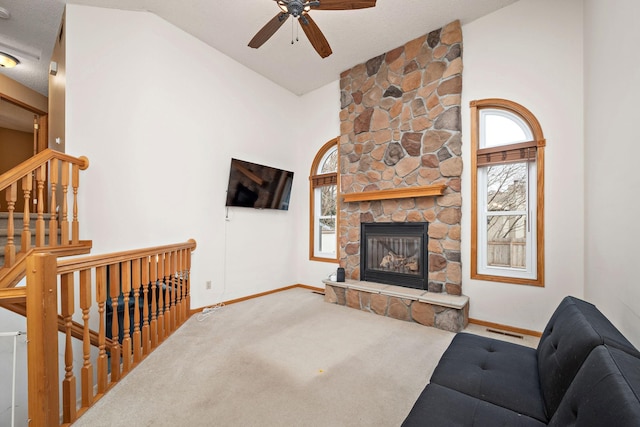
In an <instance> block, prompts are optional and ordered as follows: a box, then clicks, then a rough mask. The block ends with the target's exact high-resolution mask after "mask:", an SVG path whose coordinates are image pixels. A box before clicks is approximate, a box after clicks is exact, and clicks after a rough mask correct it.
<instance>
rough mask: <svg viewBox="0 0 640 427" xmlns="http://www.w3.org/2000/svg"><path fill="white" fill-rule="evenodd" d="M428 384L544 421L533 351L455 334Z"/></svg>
mask: <svg viewBox="0 0 640 427" xmlns="http://www.w3.org/2000/svg"><path fill="white" fill-rule="evenodd" d="M431 383H435V384H438V385H441V386H444V387H448V388H450V389H453V390H456V391H458V392H461V393H464V394H466V395H469V396H471V397H475V398H477V399H481V400H485V401H487V402H490V403H493V404H494V405H497V406H501V407H503V408H506V409H509V410H511V411H514V412H516V413H520V414H524V415H527V416H529V417H532V418H535V419H537V420H539V421H541V422H544V423H546V422H547V421H548V418H547V416H546V414H545V410H544V401H543V398H542V393H541V390H540V381H539V379H538V365H537V358H536V350H535V349H533V348H529V347H525V346H522V345H518V344H512V343H509V342H505V341H500V340H495V339H492V338H487V337H482V336H478V335H473V334H468V333H459V334H457V335H456V336H455V337H454V338H453V340H452V341H451V344H450V345H449V347H448V348H447V350H446V351H445V352H444V354H443V355H442V358H441V359H440V362H439V363H438V365H437V366H436V368H435V370H434V372H433V375H432V376H431Z"/></svg>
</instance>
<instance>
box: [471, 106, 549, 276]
mask: <svg viewBox="0 0 640 427" xmlns="http://www.w3.org/2000/svg"><path fill="white" fill-rule="evenodd" d="M471 139H472V141H471V142H472V144H471V149H472V156H471V168H472V180H471V192H472V208H471V217H472V218H471V221H472V226H471V240H472V243H471V278H473V279H480V280H489V281H497V282H507V283H515V284H527V285H536V286H544V221H543V220H544V147H545V139H544V136H543V134H542V128H541V127H540V124H539V122H538V120H537V119H536V118H535V116H534V115H533V114H532V113H531V112H530V111H529V110H527V109H526V108H525V107H523V106H522V105H520V104H517V103H515V102H513V101H508V100H505V99H485V100H479V101H472V102H471Z"/></svg>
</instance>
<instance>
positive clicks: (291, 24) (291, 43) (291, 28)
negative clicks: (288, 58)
mask: <svg viewBox="0 0 640 427" xmlns="http://www.w3.org/2000/svg"><path fill="white" fill-rule="evenodd" d="M294 21H295V19H292V20H291V44H293V22H294Z"/></svg>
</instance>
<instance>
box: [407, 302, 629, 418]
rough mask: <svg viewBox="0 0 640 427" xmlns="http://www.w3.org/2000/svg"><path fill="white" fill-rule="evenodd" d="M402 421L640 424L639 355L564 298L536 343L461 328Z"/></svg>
mask: <svg viewBox="0 0 640 427" xmlns="http://www.w3.org/2000/svg"><path fill="white" fill-rule="evenodd" d="M402 425H403V426H404V427H413V426H435V427H438V426H545V425H550V426H558V427H560V426H563V427H564V426H634V427H638V426H640V353H639V352H638V350H637V349H636V348H635V347H634V346H633V345H632V344H631V343H630V342H629V341H628V340H627V339H626V338H625V337H624V336H623V335H622V334H621V333H620V332H619V331H618V330H617V329H616V328H615V327H614V326H613V325H612V324H611V322H610V321H609V320H608V319H607V318H606V317H605V316H604V315H603V314H602V313H601V312H600V311H599V310H598V309H597V308H596V307H595V306H594V305H592V304H589V303H587V302H585V301H582V300H580V299H577V298H574V297H566V298H565V299H563V300H562V302H561V303H560V305H559V306H558V308H557V309H556V311H555V312H554V314H553V315H552V317H551V319H550V320H549V323H548V324H547V326H546V328H545V330H544V332H543V333H542V336H541V338H540V343H539V344H538V348H537V349H534V348H529V347H525V346H521V345H518V344H512V343H508V342H504V341H500V340H495V339H491V338H487V337H481V336H478V335H473V334H468V333H459V334H457V335H456V336H455V337H454V339H453V341H452V342H451V344H450V346H449V348H447V350H446V351H445V352H444V354H443V356H442V358H441V359H440V361H439V363H438V365H437V366H436V369H435V371H434V372H433V375H432V376H431V380H430V383H429V384H428V385H427V386H426V388H425V389H424V390H423V392H422V393H421V394H420V396H419V397H418V400H417V401H416V402H415V404H414V406H413V408H412V409H411V412H410V413H409V415H408V416H407V418H406V419H405V420H404V423H403V424H402Z"/></svg>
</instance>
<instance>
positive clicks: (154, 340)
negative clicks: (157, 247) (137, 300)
mask: <svg viewBox="0 0 640 427" xmlns="http://www.w3.org/2000/svg"><path fill="white" fill-rule="evenodd" d="M149 273H150V274H149V275H150V277H149V280H150V281H151V331H150V332H151V348H152V349H154V348H156V347H157V346H158V284H157V283H158V282H157V281H158V258H157V257H156V256H154V255H152V256H151V262H150V264H149Z"/></svg>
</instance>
